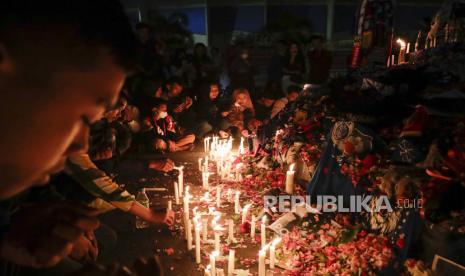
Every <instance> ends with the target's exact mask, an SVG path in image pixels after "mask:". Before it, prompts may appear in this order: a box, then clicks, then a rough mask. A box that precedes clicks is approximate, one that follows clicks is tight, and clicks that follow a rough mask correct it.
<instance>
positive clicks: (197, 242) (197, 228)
mask: <svg viewBox="0 0 465 276" xmlns="http://www.w3.org/2000/svg"><path fill="white" fill-rule="evenodd" d="M201 225H202V224H201V223H197V224H196V226H195V262H196V263H198V264H200V262H201V260H200V227H201Z"/></svg>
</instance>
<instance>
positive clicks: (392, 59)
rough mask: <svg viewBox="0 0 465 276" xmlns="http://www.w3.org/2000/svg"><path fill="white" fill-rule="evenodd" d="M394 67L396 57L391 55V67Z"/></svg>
mask: <svg viewBox="0 0 465 276" xmlns="http://www.w3.org/2000/svg"><path fill="white" fill-rule="evenodd" d="M394 65H396V57H395V56H394V55H392V57H391V66H394Z"/></svg>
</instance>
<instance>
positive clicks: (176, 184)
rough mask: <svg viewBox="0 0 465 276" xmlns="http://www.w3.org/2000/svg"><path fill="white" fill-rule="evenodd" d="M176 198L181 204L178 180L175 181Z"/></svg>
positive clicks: (177, 202)
mask: <svg viewBox="0 0 465 276" xmlns="http://www.w3.org/2000/svg"><path fill="white" fill-rule="evenodd" d="M174 198H175V200H176V204H179V186H178V183H177V182H176V181H175V182H174Z"/></svg>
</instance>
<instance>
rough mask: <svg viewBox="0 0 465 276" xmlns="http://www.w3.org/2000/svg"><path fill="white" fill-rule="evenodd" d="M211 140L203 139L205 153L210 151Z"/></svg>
mask: <svg viewBox="0 0 465 276" xmlns="http://www.w3.org/2000/svg"><path fill="white" fill-rule="evenodd" d="M209 140H210V137H208V138H205V139H203V148H204V150H205V153H207V152H208V150H209V146H208V142H209Z"/></svg>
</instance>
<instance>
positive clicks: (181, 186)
mask: <svg viewBox="0 0 465 276" xmlns="http://www.w3.org/2000/svg"><path fill="white" fill-rule="evenodd" d="M174 169H175V170H178V171H179V174H178V185H179V196H182V194H183V192H184V171H183V169H184V166H181V167H174Z"/></svg>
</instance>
